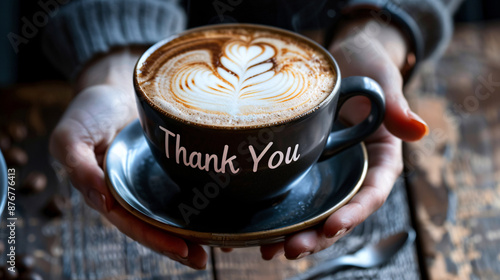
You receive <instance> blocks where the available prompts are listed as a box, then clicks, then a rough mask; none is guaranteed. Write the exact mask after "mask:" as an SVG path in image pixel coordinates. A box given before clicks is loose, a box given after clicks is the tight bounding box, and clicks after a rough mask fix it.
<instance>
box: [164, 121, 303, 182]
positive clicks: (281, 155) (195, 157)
mask: <svg viewBox="0 0 500 280" xmlns="http://www.w3.org/2000/svg"><path fill="white" fill-rule="evenodd" d="M160 129H161V130H163V131H164V132H165V156H166V157H167V158H168V159H170V147H171V146H170V144H171V143H172V142H171V141H170V138H173V140H175V156H174V157H175V162H176V163H177V164H183V165H185V166H188V167H191V168H197V169H200V170H204V171H207V172H208V171H211V170H213V171H215V172H217V173H226V172H230V173H233V174H236V173H238V172H239V171H240V168H239V167H238V168H237V166H238V162H237V161H236V158H237V156H236V155H232V156H228V153H229V146H228V145H224V149H223V151H222V156H221V157H219V156H218V155H216V154H208V153H205V154H202V153H200V152H197V151H192V152H189V151H188V150H187V149H186V147H183V146H182V145H181V135H180V134H176V133H173V132H171V131H170V130H168V129H166V128H164V127H162V126H160ZM273 144H274V143H273V142H269V143H268V144H267V146H266V147H265V148H264V150H262V151H261V152H260V153H259V154H257V152H256V151H255V149H254V147H253V146H252V145H249V146H248V149H249V150H250V154H251V155H252V160H253V169H252V170H253V172H257V171H258V169H259V163H260V162H261V161H262V159H263V158H264V156H265V155H266V154H270V156H269V159H268V160H267V167H268V168H269V169H276V168H278V167H279V166H280V165H282V164H286V165H287V164H290V163H292V162H294V161H297V160H298V159H299V157H300V154H299V152H298V151H299V144H296V145H295V147H294V148H293V151H292V147H288V148H287V150H286V151H285V152H282V151H274V152H272V153H270V152H269V150H270V149H271V147H272V146H273ZM264 162H265V161H264Z"/></svg>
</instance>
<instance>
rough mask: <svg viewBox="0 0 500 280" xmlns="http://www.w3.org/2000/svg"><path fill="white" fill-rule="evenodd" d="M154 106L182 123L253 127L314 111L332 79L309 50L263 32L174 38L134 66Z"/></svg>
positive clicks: (324, 60) (223, 31) (317, 54)
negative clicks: (183, 121)
mask: <svg viewBox="0 0 500 280" xmlns="http://www.w3.org/2000/svg"><path fill="white" fill-rule="evenodd" d="M137 71H138V75H137V83H138V85H139V86H140V87H141V88H142V90H143V91H144V92H145V93H146V96H147V98H149V99H150V100H151V101H152V102H153V103H154V104H156V105H157V106H158V107H160V108H161V109H162V110H164V111H165V112H167V113H168V114H171V115H174V116H176V117H178V118H181V119H184V120H186V121H190V122H194V123H199V124H204V125H213V126H223V127H240V126H256V125H264V124H268V123H275V122H279V121H282V120H286V119H290V118H293V117H295V116H298V115H301V114H304V113H306V112H307V111H309V110H311V109H314V108H315V107H316V106H317V105H318V104H319V103H321V101H323V100H324V99H325V98H326V97H327V96H328V95H329V94H330V93H331V91H332V90H333V87H334V80H335V73H334V70H333V69H332V66H331V65H330V63H329V62H328V59H327V58H326V57H323V55H322V53H321V52H319V51H318V50H316V49H315V48H314V47H313V46H312V45H310V44H308V43H306V42H302V41H300V40H297V39H296V38H295V37H288V36H285V35H284V34H281V33H275V32H270V31H267V30H260V29H253V28H243V29H235V28H231V29H225V28H221V29H214V30H204V31H198V32H194V33H190V34H188V35H185V36H182V37H179V38H176V39H174V40H172V41H170V42H168V43H167V44H165V45H164V46H162V47H160V48H159V49H158V50H156V51H155V52H154V53H153V54H152V55H151V56H150V57H149V58H148V59H146V61H145V62H144V63H143V64H142V65H140V66H138V69H137Z"/></svg>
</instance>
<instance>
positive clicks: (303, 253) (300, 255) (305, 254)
mask: <svg viewBox="0 0 500 280" xmlns="http://www.w3.org/2000/svg"><path fill="white" fill-rule="evenodd" d="M310 254H311V252H308V251H306V252H302V253H300V254H299V255H298V256H297V257H296V258H295V259H296V260H298V259H302V258H303V257H306V256H309V255H310Z"/></svg>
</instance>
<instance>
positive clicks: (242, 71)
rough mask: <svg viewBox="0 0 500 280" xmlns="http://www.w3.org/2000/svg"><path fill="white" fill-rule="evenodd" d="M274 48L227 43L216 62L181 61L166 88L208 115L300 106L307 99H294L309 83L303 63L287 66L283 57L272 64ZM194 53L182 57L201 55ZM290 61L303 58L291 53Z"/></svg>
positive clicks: (246, 43)
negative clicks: (216, 63)
mask: <svg viewBox="0 0 500 280" xmlns="http://www.w3.org/2000/svg"><path fill="white" fill-rule="evenodd" d="M278 51H279V50H277V49H276V48H275V47H273V46H271V45H269V44H267V43H265V42H254V43H248V42H242V41H231V42H228V43H227V44H226V45H225V46H224V47H223V50H222V55H221V56H220V59H219V61H218V64H219V65H217V66H215V65H211V64H210V63H206V62H199V61H194V62H192V63H189V64H184V65H182V67H181V68H180V69H178V71H177V72H176V73H175V74H174V75H173V76H172V79H171V80H170V92H171V93H172V95H173V96H174V98H175V100H176V101H177V102H179V103H181V104H183V105H184V106H186V107H188V108H191V109H194V110H199V111H204V112H209V113H212V114H227V115H231V116H245V115H250V114H268V113H272V112H276V111H283V109H290V108H294V107H297V106H300V105H301V104H303V103H304V102H307V100H305V99H303V98H297V97H300V95H302V94H304V92H305V91H306V89H307V86H308V84H309V83H308V79H307V77H306V71H307V67H302V68H303V69H301V68H300V67H289V66H290V65H289V63H288V62H287V61H286V60H285V63H282V64H281V65H278V66H276V65H275V61H273V60H275V59H276V56H277V55H278V54H277V52H278ZM195 52H196V51H193V52H190V53H187V54H185V55H186V56H197V55H199V56H200V57H202V56H203V55H204V54H203V51H198V52H201V53H199V54H196V53H195ZM205 55H206V54H205ZM291 59H293V60H294V63H295V64H300V63H301V61H304V60H305V59H307V58H306V57H301V56H300V54H299V55H297V54H293V57H292V58H291ZM209 61H210V60H209ZM281 61H283V59H281Z"/></svg>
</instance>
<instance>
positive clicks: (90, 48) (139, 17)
mask: <svg viewBox="0 0 500 280" xmlns="http://www.w3.org/2000/svg"><path fill="white" fill-rule="evenodd" d="M177 2H178V1H176V0H164V1H160V0H141V1H137V0H77V1H73V2H70V3H69V4H67V5H66V6H64V7H63V8H62V9H61V10H60V11H59V12H58V13H57V14H56V15H55V16H54V18H53V19H52V20H51V21H50V23H49V24H48V26H47V27H46V29H45V31H44V38H43V44H42V46H43V48H44V52H45V54H46V55H47V57H48V58H49V59H50V60H51V62H52V63H53V64H54V66H55V67H56V68H58V69H59V70H60V71H61V72H62V73H64V74H65V75H66V76H68V78H74V77H75V75H76V74H77V73H78V71H79V70H81V68H82V66H83V65H84V64H85V62H87V61H88V60H89V59H91V58H92V57H93V56H95V55H97V54H100V53H105V52H107V51H109V50H110V49H111V48H114V47H120V46H126V45H150V44H153V43H155V42H157V41H159V40H160V39H162V38H165V37H167V36H169V35H172V34H175V33H178V32H179V31H182V30H183V29H185V25H186V16H185V13H184V11H183V9H182V8H181V7H180V6H179V5H178V3H177Z"/></svg>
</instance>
